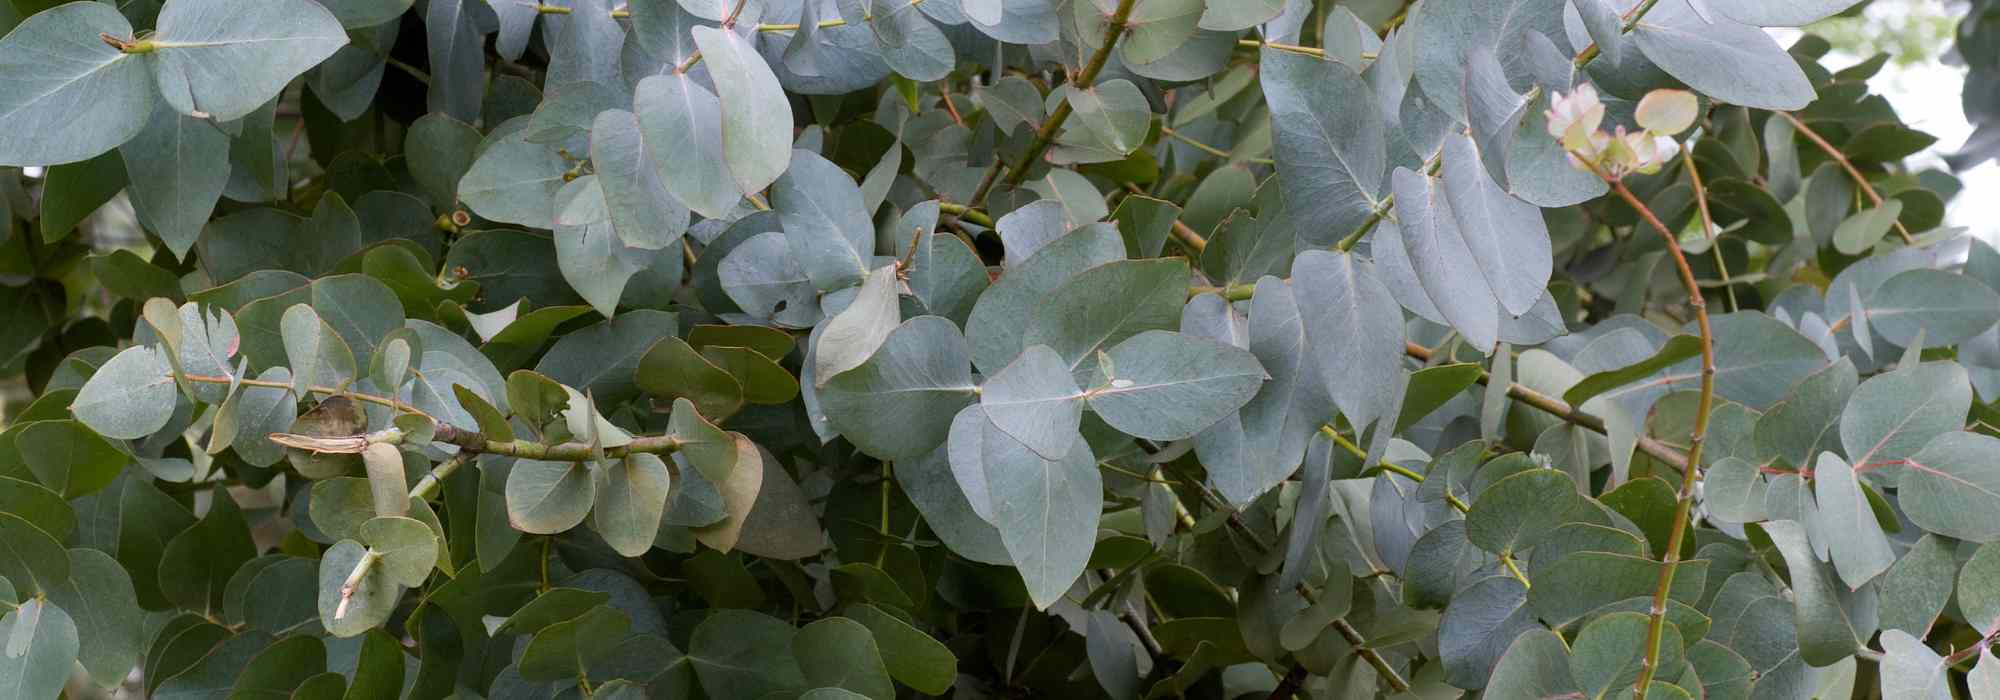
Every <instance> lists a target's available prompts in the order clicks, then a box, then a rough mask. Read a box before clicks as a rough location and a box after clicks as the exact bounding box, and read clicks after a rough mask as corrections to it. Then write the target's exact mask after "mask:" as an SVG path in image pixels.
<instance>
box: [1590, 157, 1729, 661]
mask: <svg viewBox="0 0 2000 700" xmlns="http://www.w3.org/2000/svg"><path fill="white" fill-rule="evenodd" d="M1605 180H1606V181H1607V182H1609V183H1610V185H1611V188H1612V190H1613V191H1614V192H1617V193H1618V197H1619V198H1620V199H1623V200H1625V203H1626V204H1627V205H1629V206H1631V207H1632V209H1633V210H1634V211H1637V212H1639V217H1640V218H1641V219H1643V220H1645V222H1646V224H1647V225H1648V226H1651V227H1652V228H1653V230H1655V231H1658V232H1659V234H1660V236H1661V237H1663V238H1665V239H1666V245H1667V251H1668V252H1670V253H1673V255H1674V266H1675V267H1677V268H1679V270H1680V275H1681V286H1683V287H1685V288H1686V289H1687V293H1688V305H1689V306H1691V307H1694V314H1695V323H1696V324H1697V325H1698V327H1699V329H1700V331H1701V395H1700V398H1698V399H1696V401H1695V409H1694V410H1695V413H1694V434H1693V435H1691V436H1689V438H1688V451H1687V461H1686V463H1684V464H1683V465H1682V466H1681V486H1680V492H1679V494H1678V495H1677V497H1676V499H1675V501H1674V517H1673V520H1672V521H1670V523H1669V530H1668V534H1667V546H1666V553H1665V554H1663V555H1661V557H1660V564H1661V566H1660V581H1659V585H1657V586H1655V587H1654V589H1653V606H1652V608H1651V609H1650V610H1649V611H1647V623H1646V648H1645V657H1644V658H1642V659H1641V661H1640V665H1639V680H1638V682H1637V683H1636V684H1635V685H1634V686H1633V698H1635V700H1645V699H1646V688H1647V686H1649V685H1652V682H1653V675H1654V674H1655V673H1657V672H1658V671H1659V668H1658V666H1659V663H1660V635H1661V633H1662V629H1663V628H1664V627H1665V625H1666V616H1667V594H1668V589H1669V588H1671V587H1672V586H1673V583H1674V571H1675V569H1677V568H1679V565H1680V561H1681V540H1682V534H1683V531H1684V530H1686V529H1687V522H1688V514H1689V512H1690V511H1692V510H1693V508H1694V486H1695V481H1696V479H1698V478H1699V477H1700V474H1701V447H1702V443H1703V441H1704V440H1705V439H1707V437H1708V414H1709V411H1710V409H1711V408H1713V407H1714V405H1715V331H1714V330H1713V329H1711V328H1710V327H1709V323H1708V303H1707V302H1705V301H1703V300H1702V297H1701V287H1700V285H1698V284H1696V283H1695V279H1694V270H1693V268H1690V267H1688V261H1687V255H1686V254H1685V253H1683V252H1682V251H1681V245H1680V240H1679V239H1678V238H1676V237H1675V236H1674V233H1673V231H1671V230H1669V229H1668V228H1667V226H1666V224H1663V223H1660V217H1659V216H1657V215H1655V214H1654V213H1653V210H1652V209H1650V208H1648V207H1647V206H1646V203H1645V202H1642V201H1639V197H1638V196H1637V195H1634V194H1632V189H1631V188H1629V187H1626V186H1625V182H1624V181H1623V180H1620V179H1617V178H1615V177H1607V178H1605Z"/></svg>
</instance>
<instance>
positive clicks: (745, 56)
mask: <svg viewBox="0 0 2000 700" xmlns="http://www.w3.org/2000/svg"><path fill="white" fill-rule="evenodd" d="M694 40H695V44H696V45H698V46H700V47H701V56H702V63H704V64H706V65H707V66H708V72H709V75H711V76H713V77H714V78H715V88H716V92H717V93H719V97H720V100H721V102H722V159H723V162H725V163H727V164H728V166H729V176H730V179H731V181H733V182H734V183H735V184H736V191H737V192H739V193H743V194H750V193H754V192H761V191H763V190H764V188H765V187H769V186H770V185H771V182H772V181H774V180H777V179H778V175H780V174H782V173H784V172H785V167H786V166H787V165H788V164H790V163H791V152H792V103H791V101H790V100H789V99H787V98H786V97H785V90H784V88H782V87H780V86H779V85H778V77H777V76H776V75H774V74H772V73H771V66H770V65H768V64H766V63H765V62H764V57H763V56H760V55H758V53H757V49H756V47H754V46H752V45H751V39H750V38H746V37H743V36H740V35H738V34H736V33H735V32H732V31H729V30H726V29H716V28H713V27H695V28H694Z"/></svg>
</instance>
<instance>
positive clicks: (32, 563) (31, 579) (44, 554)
mask: <svg viewBox="0 0 2000 700" xmlns="http://www.w3.org/2000/svg"><path fill="white" fill-rule="evenodd" d="M0 541H4V542H6V543H7V547H6V548H5V549H4V550H0V578H4V579H7V581H8V582H10V583H12V584H13V585H14V590H15V591H17V592H20V593H22V594H34V593H37V592H46V591H52V590H55V589H56V588H58V587H61V586H62V585H63V584H64V583H65V582H67V581H68V580H69V575H70V572H69V555H68V554H67V553H65V552H64V551H63V547H62V544H61V543H59V542H56V540H55V538H54V537H50V536H49V534H48V533H46V532H43V531H42V529H41V528H39V527H36V526H35V525H34V524H32V523H29V522H28V521H26V520H23V519H21V517H20V516H17V515H14V514H13V513H0Z"/></svg>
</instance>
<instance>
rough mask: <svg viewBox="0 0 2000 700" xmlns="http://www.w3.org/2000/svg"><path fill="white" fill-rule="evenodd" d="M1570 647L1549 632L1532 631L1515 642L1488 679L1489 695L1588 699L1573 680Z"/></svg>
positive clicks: (1498, 696)
mask: <svg viewBox="0 0 2000 700" xmlns="http://www.w3.org/2000/svg"><path fill="white" fill-rule="evenodd" d="M1570 669H1571V667H1570V664H1569V647H1568V645H1567V643H1565V642H1564V641H1563V639H1562V637H1560V636H1558V635H1557V634H1556V633H1554V632H1550V631H1548V630H1531V631H1529V632H1528V633H1527V634H1523V635H1521V636H1520V637H1518V638H1516V639H1515V640H1514V643H1513V644H1511V645H1509V646H1508V647H1507V652H1506V653H1504V654H1501V655H1500V663H1499V664H1498V665H1496V666H1494V667H1493V676H1492V677H1491V678H1489V679H1487V682H1486V696H1487V697H1495V698H1563V697H1572V696H1574V697H1589V696H1587V695H1583V694H1582V693H1581V692H1580V691H1578V690H1577V685H1576V680H1575V679H1574V678H1572V677H1571V672H1570Z"/></svg>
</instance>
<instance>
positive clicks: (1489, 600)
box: [1438, 576, 1543, 688]
mask: <svg viewBox="0 0 2000 700" xmlns="http://www.w3.org/2000/svg"><path fill="white" fill-rule="evenodd" d="M1540 629H1543V627H1542V625H1541V623H1539V622H1536V621H1535V615H1534V613H1533V612H1532V611H1531V610H1529V608H1528V591H1527V589H1525V588H1522V587H1521V583H1520V582H1519V581H1515V580H1514V579H1512V578H1509V577H1506V576H1492V577H1488V578H1485V579H1482V580H1480V581H1478V582H1476V583H1473V584H1472V585H1470V586H1467V587H1466V589H1465V590H1463V591H1459V592H1458V595H1455V596H1453V597H1452V599H1451V606H1450V607H1447V608H1445V611H1444V618H1443V619H1442V620H1441V621H1440V623H1439V627H1438V655H1439V657H1440V658H1441V659H1442V660H1443V661H1444V668H1445V678H1446V679H1447V680H1448V681H1449V682H1450V683H1451V684H1452V685H1455V686H1458V687H1461V688H1481V687H1484V686H1485V685H1486V681H1487V677H1488V676H1489V675H1491V674H1492V672H1493V668H1494V666H1496V665H1498V664H1499V662H1500V657H1501V655H1502V654H1505V653H1506V651H1507V648H1508V647H1509V646H1512V645H1513V643H1514V640H1515V638H1517V637H1519V636H1521V635H1522V634H1523V633H1526V632H1529V631H1530V630H1540Z"/></svg>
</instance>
